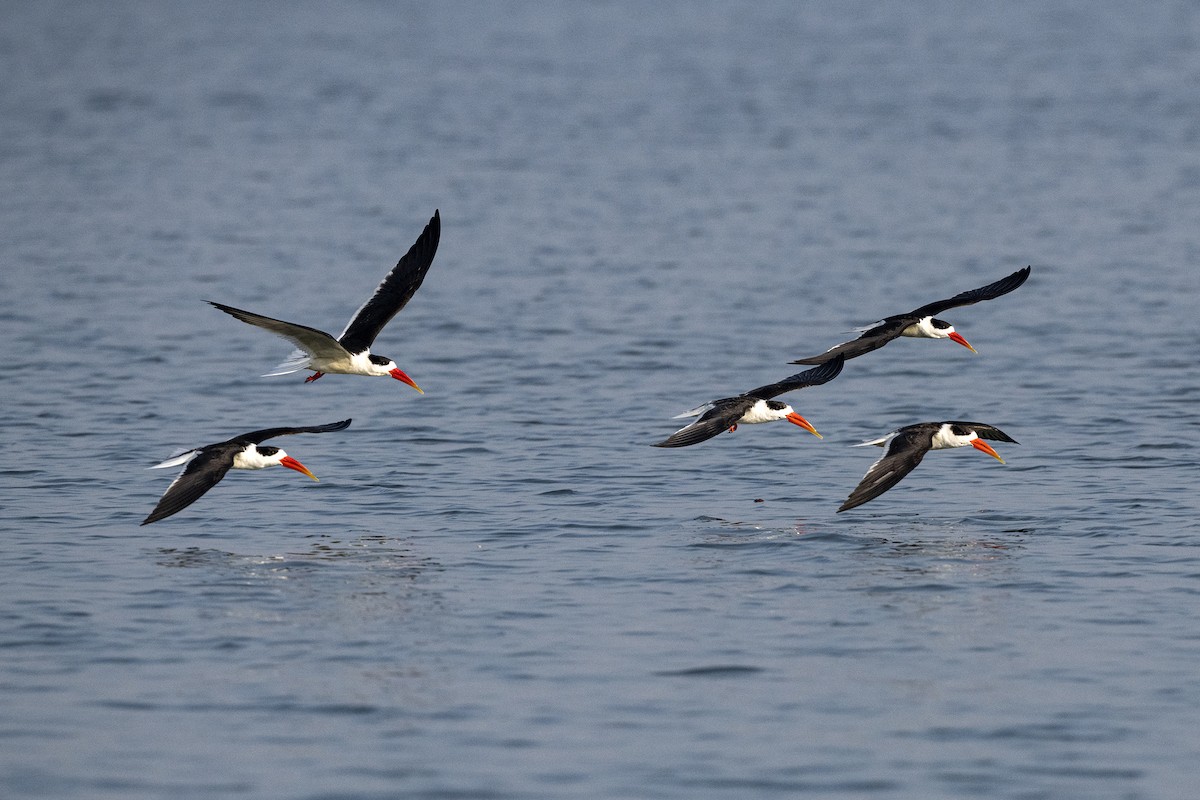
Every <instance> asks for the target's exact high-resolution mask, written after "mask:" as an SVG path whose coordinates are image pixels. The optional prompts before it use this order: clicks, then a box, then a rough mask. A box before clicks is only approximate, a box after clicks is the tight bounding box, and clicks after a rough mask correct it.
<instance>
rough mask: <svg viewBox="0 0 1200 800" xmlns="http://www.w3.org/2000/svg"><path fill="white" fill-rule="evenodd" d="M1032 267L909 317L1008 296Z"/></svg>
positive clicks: (927, 306) (938, 303)
mask: <svg viewBox="0 0 1200 800" xmlns="http://www.w3.org/2000/svg"><path fill="white" fill-rule="evenodd" d="M1032 269H1033V268H1032V267H1024V268H1022V269H1019V270H1017V271H1016V272H1014V273H1013V274H1012V275H1009V276H1008V277H1007V278H1001V279H1000V280H998V281H996V282H995V283H989V284H988V285H987V286H981V287H979V288H978V289H972V290H970V291H969V292H961V293H959V294H956V295H954V297H951V298H950V299H949V300H938V301H937V302H934V303H928V304H927V305H923V306H921V307H920V308H918V309H915V310H914V311H913V312H912V314H910V315H909V316H913V317H916V318H917V319H921V318H922V317H932V316H934V315H935V314H940V313H942V312H943V311H945V310H946V309H948V308H957V307H958V306H969V305H972V304H974V303H981V302H983V301H984V300H994V299H996V298H997V297H1000V296H1001V295H1005V294H1008V293H1009V292H1011V291H1012V290H1013V289H1016V288H1017V287H1018V286H1020V285H1021V284H1022V283H1024V282H1025V280H1026V279H1027V278H1028V277H1029V273H1030V272H1031V271H1032Z"/></svg>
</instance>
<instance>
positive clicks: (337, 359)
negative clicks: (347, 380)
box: [263, 342, 396, 377]
mask: <svg viewBox="0 0 1200 800" xmlns="http://www.w3.org/2000/svg"><path fill="white" fill-rule="evenodd" d="M320 345H321V346H319V347H318V346H313V347H312V348H311V349H310V350H309V351H307V352H305V351H304V350H296V351H294V352H293V353H292V354H291V355H290V356H288V359H287V361H284V362H283V363H282V364H280V365H279V366H278V367H276V368H275V369H274V370H272V371H271V372H268V373H267V374H266V375H264V376H263V377H272V376H275V375H288V374H290V373H293V372H299V371H300V370H302V369H311V370H313V371H315V372H332V373H334V374H337V375H368V376H373V377H379V376H384V375H390V374H391V371H392V370H394V369H396V364H395V362H394V361H389V362H388V363H387V364H376V363H374V362H373V361H371V359H370V358H369V356H370V355H371V351H370V350H369V349H368V350H364V351H362V352H361V353H353V354H351V353H350V352H349V351H347V350H346V349H345V348H344V347H342V346H341V345H339V344H337V343H336V342H321V343H320Z"/></svg>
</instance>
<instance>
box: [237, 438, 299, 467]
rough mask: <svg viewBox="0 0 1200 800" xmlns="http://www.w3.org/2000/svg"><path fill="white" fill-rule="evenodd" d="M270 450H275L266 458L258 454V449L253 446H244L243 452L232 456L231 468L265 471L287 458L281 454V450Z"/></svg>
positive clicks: (284, 454)
mask: <svg viewBox="0 0 1200 800" xmlns="http://www.w3.org/2000/svg"><path fill="white" fill-rule="evenodd" d="M272 449H273V450H275V452H274V453H272V454H271V455H269V456H266V455H263V454H262V453H260V452H258V448H257V447H256V446H255V445H252V444H250V445H246V449H245V450H242V451H241V452H240V453H235V454H234V456H233V468H234V469H265V468H266V467H275V466H278V465H279V462H281V461H283V460H284V459H285V458H287V453H285V452H283V450H280V449H279V448H272Z"/></svg>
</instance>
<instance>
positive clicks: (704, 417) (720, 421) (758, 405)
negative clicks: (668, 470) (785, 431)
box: [654, 357, 844, 447]
mask: <svg viewBox="0 0 1200 800" xmlns="http://www.w3.org/2000/svg"><path fill="white" fill-rule="evenodd" d="M843 363H844V359H842V358H841V357H838V358H835V359H833V360H832V361H830V362H829V363H827V364H822V365H821V366H819V367H814V368H813V369H810V370H805V371H804V372H799V373H796V374H795V375H791V376H789V377H787V378H784V379H783V380H781V381H779V382H778V383H772V384H768V385H767V386H760V387H758V388H757V389H751V390H750V391H748V392H746V393H745V394H740V395H738V396H737V397H723V398H721V399H720V400H713V401H712V402H710V403H705V404H704V405H702V406H700V407H698V408H693V409H692V410H691V411H687V412H684V413H683V414H680V415H678V416H676V417H674V419H682V418H684V417H695V416H699V417H700V419H698V420H696V421H695V422H693V423H692V424H690V425H688V426H687V427H684V428H680V429H679V430H677V431H675V433H673V434H671V435H670V436H668V437H667V438H666V439H664V440H663V441H661V442H657V443H656V444H655V445H654V446H655V447H687V446H688V445H689V444H696V443H698V442H703V441H705V440H707V439H711V438H712V437H714V436H716V435H717V434H718V433H722V432H723V431H730V432H732V431H735V430H737V426H738V425H741V424H747V425H751V424H755V423H759V422H774V421H776V420H780V419H786V420H787V421H788V422H791V423H792V424H794V425H799V426H800V427H801V428H804V430H806V431H808V432H809V433H811V434H812V435H814V436H816V437H817V438H818V439H820V438H822V437H821V434H819V433H817V429H816V428H814V427H813V426H812V424H811V423H810V422H809V421H808V420H806V419H805V418H804V417H802V416H800V415H799V414H797V413H796V412H795V411H793V410H792V407H791V406H789V405H788V404H787V403H783V402H780V401H779V400H772V399H771V398H773V397H777V396H778V395H781V394H783V393H784V392H792V391H795V390H796V389H803V388H804V387H806V386H818V385H820V384H822V383H828V382H829V381H831V380H833V379H834V378H836V377H837V375H838V373H839V372H841V371H842V364H843Z"/></svg>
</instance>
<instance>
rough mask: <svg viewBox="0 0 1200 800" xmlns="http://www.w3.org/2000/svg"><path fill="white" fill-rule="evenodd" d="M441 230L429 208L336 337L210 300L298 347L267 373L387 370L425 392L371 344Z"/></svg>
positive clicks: (422, 268)
mask: <svg viewBox="0 0 1200 800" xmlns="http://www.w3.org/2000/svg"><path fill="white" fill-rule="evenodd" d="M441 231H442V220H441V216H440V215H439V213H438V211H434V212H433V218H432V219H430V220H429V224H428V225H426V226H425V230H424V231H422V232H421V235H420V237H418V238H417V241H416V242H415V243H413V246H412V247H411V248H409V250H408V252H407V253H405V254H404V257H403V258H401V259H400V261H399V262H398V263H397V264H396V266H395V267H393V268H392V271H391V272H389V273H388V274H387V276H386V277H385V278H384V279H383V282H382V283H380V284H379V287H378V288H376V289H375V293H374V294H373V295H371V297H370V299H368V300H367V302H365V303H364V304H363V305H362V307H361V308H359V309H358V311H357V312H355V314H354V316H353V317H352V318H351V320H350V322H349V323H348V324H347V325H346V329H345V330H344V331H342V332H341V334H340V335H339V336H338V337H337V338H336V339H335V338H334V337H333V336H330V335H329V334H328V333H326V332H325V331H322V330H318V329H316V328H310V327H308V326H307V325H297V324H296V323H294V322H284V321H282V320H278V319H272V318H271V317H264V316H263V315H261V314H255V313H253V312H251V311H243V310H242V309H240V308H234V307H233V306H227V305H224V304H222V303H214V302H212V301H209V303H210V304H211V305H213V306H215V307H216V308H219V309H220V310H222V311H224V312H225V313H226V314H229V315H230V316H233V317H236V318H237V319H240V320H241V321H242V322H245V323H248V324H250V325H257V326H258V327H260V328H263V329H264V330H268V331H270V332H271V333H274V334H278V335H279V336H282V337H283V338H285V339H287V340H288V341H290V342H291V343H292V344H294V345H295V346H296V347H297V348H298V349H297V350H296V351H295V352H294V353H292V355H291V356H289V357H288V359H287V360H286V361H284V362H283V363H282V364H280V365H279V366H278V367H276V368H275V370H274V371H273V372H269V373H267V376H271V375H287V374H289V373H292V372H298V371H299V370H302V369H311V370H312V371H313V374H312V375H309V376H308V377H307V378H305V379H304V382H305V383H311V382H312V381H315V380H316V379H317V378H320V377H321V376H322V375H324V374H325V373H327V372H333V373H340V374H343V375H370V376H384V375H390V376H392V377H393V378H395V379H396V380H398V381H401V382H402V383H406V384H408V385H409V386H411V387H412V388H414V389H416V390H417V391H418V392H421V394H425V392H424V391H422V390H421V387H419V386H417V384H416V382H414V381H413V379H412V378H410V377H408V375H407V374H405V373H404V371H403V370H401V369H400V368H399V367H397V366H396V362H395V361H393V360H392V359H390V358H388V357H387V356H381V355H376V354H375V353H372V352H371V344H372V343H374V341H375V337H376V336H378V335H379V332H380V331H381V330H383V326H384V325H387V324H388V322H390V321H391V319H392V317H394V316H396V314H397V313H399V311H400V309H402V308H404V306H405V305H406V304H407V303H408V301H409V300H410V299H412V296H413V294H414V293H416V291H417V289H418V288H419V287H420V286H421V281H423V280H425V273H427V272H428V271H429V267H430V266H431V265H432V264H433V256H434V254H435V253H437V247H438V240H439V239H440V238H441Z"/></svg>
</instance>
